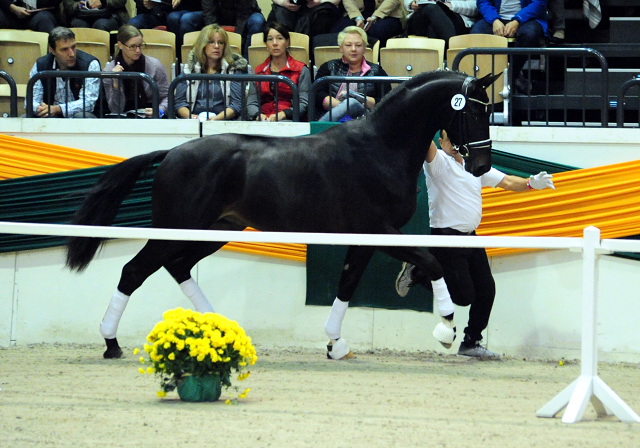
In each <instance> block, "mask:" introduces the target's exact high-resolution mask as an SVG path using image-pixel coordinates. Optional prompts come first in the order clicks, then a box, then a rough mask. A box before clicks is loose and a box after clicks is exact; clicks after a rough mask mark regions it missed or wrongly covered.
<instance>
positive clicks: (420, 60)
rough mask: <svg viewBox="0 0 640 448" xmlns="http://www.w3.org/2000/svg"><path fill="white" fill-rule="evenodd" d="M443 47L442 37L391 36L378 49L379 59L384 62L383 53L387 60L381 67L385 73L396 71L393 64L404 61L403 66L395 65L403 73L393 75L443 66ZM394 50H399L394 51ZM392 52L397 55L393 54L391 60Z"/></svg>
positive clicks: (409, 74)
mask: <svg viewBox="0 0 640 448" xmlns="http://www.w3.org/2000/svg"><path fill="white" fill-rule="evenodd" d="M444 47H445V41H444V40H442V39H430V38H427V37H420V36H415V37H406V38H402V37H400V38H392V39H389V40H387V45H386V47H385V48H381V49H380V61H381V62H384V57H385V56H383V55H386V57H387V62H384V65H383V67H384V69H385V71H386V72H387V73H389V70H391V71H396V67H395V65H396V64H403V62H404V66H399V67H397V72H398V73H403V74H402V75H393V76H413V75H417V74H418V73H421V72H425V71H430V70H437V69H439V68H443V66H444ZM394 50H401V51H398V52H395V51H394ZM392 53H396V54H397V55H398V56H393V57H394V58H395V60H394V61H393V62H392V61H390V60H389V58H390V57H392V56H391V54H392ZM409 66H410V67H409ZM389 74H390V73H389Z"/></svg>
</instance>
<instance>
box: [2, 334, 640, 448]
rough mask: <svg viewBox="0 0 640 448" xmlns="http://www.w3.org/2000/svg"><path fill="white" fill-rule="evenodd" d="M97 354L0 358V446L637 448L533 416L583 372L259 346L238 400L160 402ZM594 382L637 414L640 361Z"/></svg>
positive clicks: (613, 425)
mask: <svg viewBox="0 0 640 448" xmlns="http://www.w3.org/2000/svg"><path fill="white" fill-rule="evenodd" d="M102 349H103V348H102V346H97V345H58V344H55V345H34V346H20V347H10V348H7V349H0V388H1V389H2V390H1V391H0V446H1V447H3V448H4V447H6V448H22V447H24V448H34V447H162V448H164V447H198V448H202V447H204V446H219V447H283V448H284V447H367V448H369V447H452V448H453V447H455V448H463V447H505V448H506V447H509V448H514V447H515V448H519V447H526V448H532V447H581V448H588V447H594V448H595V447H604V446H606V447H608V448H610V447H640V424H625V423H621V422H620V421H619V420H618V419H617V418H615V417H607V418H605V419H598V418H597V417H596V414H595V411H594V410H593V407H592V406H589V407H588V408H587V412H586V413H585V418H584V420H583V421H582V422H580V423H576V424H571V425H568V424H564V423H562V422H561V420H560V418H554V419H541V418H537V417H536V415H535V413H536V410H537V409H538V408H540V407H541V406H543V405H544V404H546V403H547V402H548V401H549V400H550V399H551V398H553V397H554V396H555V395H556V394H557V393H558V392H559V391H560V390H562V389H564V388H565V387H566V386H567V385H569V384H570V383H571V382H572V381H573V380H574V379H575V378H576V377H577V376H578V375H579V373H580V366H579V363H577V362H575V361H573V362H572V361H567V362H565V364H564V365H563V366H560V365H559V363H558V360H548V361H540V360H538V361H533V360H523V359H513V358H506V359H504V360H502V361H497V362H496V361H493V362H480V361H476V360H468V359H466V358H461V357H458V356H455V355H443V354H439V353H433V352H422V353H405V352H387V351H379V352H378V351H376V352H367V353H356V358H355V359H353V360H349V361H342V362H336V361H329V360H327V359H325V358H324V353H323V351H322V350H321V349H318V350H317V351H308V350H263V349H260V347H257V350H258V356H259V359H258V362H257V363H256V365H255V366H253V368H252V375H251V377H250V378H249V379H248V380H246V381H245V382H243V383H237V382H235V383H234V384H238V385H240V386H242V388H245V387H250V388H251V392H250V393H249V395H248V397H247V398H246V399H244V400H241V401H240V402H239V404H237V405H225V404H224V401H223V400H224V399H225V398H229V397H234V396H235V395H236V393H235V391H233V390H231V389H229V390H227V391H225V390H223V393H222V399H221V401H218V402H216V403H206V404H204V403H185V402H182V401H180V400H179V399H178V397H177V394H176V393H175V392H174V393H171V394H169V395H168V396H167V397H166V398H164V399H160V398H158V397H156V393H155V392H156V390H157V389H158V387H157V382H156V379H155V377H154V376H152V375H141V374H140V373H139V372H138V368H139V367H140V363H139V360H138V358H139V355H138V356H134V355H133V354H132V349H133V347H127V348H126V349H125V353H126V357H125V358H123V359H120V360H104V359H102V356H101V354H102ZM599 373H600V377H601V378H602V379H603V380H604V381H605V382H606V383H607V384H608V385H609V386H610V387H611V388H612V389H613V390H614V391H615V392H616V393H617V394H618V395H619V396H620V397H621V398H622V399H623V400H624V401H625V402H626V403H627V404H628V405H629V406H631V408H632V409H633V410H635V411H636V412H640V365H636V364H601V365H600V367H599Z"/></svg>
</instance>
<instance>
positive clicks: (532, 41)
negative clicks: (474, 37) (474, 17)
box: [471, 19, 545, 79]
mask: <svg viewBox="0 0 640 448" xmlns="http://www.w3.org/2000/svg"><path fill="white" fill-rule="evenodd" d="M500 20H501V21H502V22H503V23H505V24H506V23H507V22H508V21H507V20H502V19H500ZM471 34H493V24H491V23H489V22H487V21H486V20H484V19H480V20H478V21H477V22H476V23H475V24H474V25H473V27H472V28H471ZM544 42H545V34H544V30H543V29H542V25H540V24H539V23H538V22H536V21H535V20H529V21H528V22H525V23H521V24H520V26H518V31H517V32H516V40H515V47H533V48H539V47H542V46H543V45H544ZM525 62H527V57H526V56H517V57H515V56H514V58H513V64H512V70H511V73H513V77H514V79H515V78H516V77H517V76H520V74H521V72H522V67H523V66H524V64H525Z"/></svg>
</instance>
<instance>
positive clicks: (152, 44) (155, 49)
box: [140, 29, 176, 81]
mask: <svg viewBox="0 0 640 448" xmlns="http://www.w3.org/2000/svg"><path fill="white" fill-rule="evenodd" d="M140 31H141V32H142V34H143V35H144V43H145V49H144V54H146V55H147V56H152V57H154V58H156V59H158V60H159V61H160V62H161V63H162V65H164V67H165V69H166V70H167V75H168V76H169V80H170V81H171V80H173V79H174V78H175V76H176V73H175V67H176V35H175V34H174V33H171V32H169V31H161V30H153V29H144V30H140Z"/></svg>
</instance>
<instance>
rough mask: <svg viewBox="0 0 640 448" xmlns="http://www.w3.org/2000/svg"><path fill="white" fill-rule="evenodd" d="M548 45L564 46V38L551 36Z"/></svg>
mask: <svg viewBox="0 0 640 448" xmlns="http://www.w3.org/2000/svg"><path fill="white" fill-rule="evenodd" d="M549 43H550V44H551V45H564V37H555V36H551V37H550V38H549Z"/></svg>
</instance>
